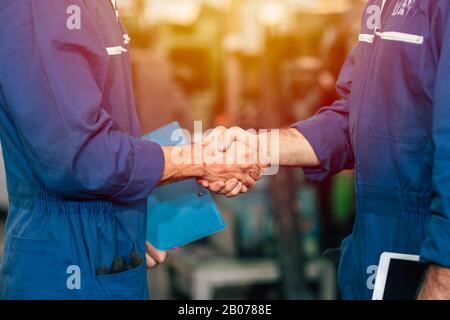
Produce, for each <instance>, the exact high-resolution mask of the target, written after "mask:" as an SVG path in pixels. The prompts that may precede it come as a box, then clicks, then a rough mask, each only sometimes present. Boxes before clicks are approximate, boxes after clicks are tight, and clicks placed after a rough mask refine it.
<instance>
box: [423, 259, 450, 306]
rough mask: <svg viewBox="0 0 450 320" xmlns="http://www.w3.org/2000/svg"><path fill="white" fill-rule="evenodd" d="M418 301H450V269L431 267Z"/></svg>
mask: <svg viewBox="0 0 450 320" xmlns="http://www.w3.org/2000/svg"><path fill="white" fill-rule="evenodd" d="M417 299H418V300H450V269H449V268H444V267H440V266H436V265H431V266H430V267H429V268H428V270H427V274H426V276H425V281H424V283H423V286H422V289H421V291H420V293H419V296H418V297H417Z"/></svg>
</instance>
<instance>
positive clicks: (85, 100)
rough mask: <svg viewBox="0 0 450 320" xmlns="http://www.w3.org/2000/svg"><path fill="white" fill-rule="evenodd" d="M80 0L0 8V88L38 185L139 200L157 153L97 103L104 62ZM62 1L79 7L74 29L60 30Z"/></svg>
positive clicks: (157, 163)
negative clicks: (78, 27) (0, 41)
mask: <svg viewBox="0 0 450 320" xmlns="http://www.w3.org/2000/svg"><path fill="white" fill-rule="evenodd" d="M86 3H87V2H86V1H83V0H70V1H67V0H58V1H54V0H39V1H12V2H10V4H9V6H10V8H6V9H4V11H3V12H0V13H2V14H3V15H0V20H2V19H3V21H2V31H0V32H4V34H5V35H4V36H2V39H4V40H6V42H7V43H3V44H2V46H3V48H2V49H0V85H1V89H2V90H1V91H2V93H3V94H4V98H5V101H6V104H7V111H8V113H9V117H10V118H11V119H12V121H13V123H14V126H15V129H16V131H17V134H18V135H19V138H20V141H21V144H22V146H21V148H22V149H23V150H25V153H26V157H27V159H28V161H29V163H30V165H31V166H32V169H33V172H34V175H35V176H36V178H37V180H38V181H40V182H41V183H42V184H43V186H44V187H45V188H47V189H48V190H50V191H53V192H57V193H60V194H62V195H64V196H69V197H76V198H82V199H84V198H101V199H108V200H113V201H120V202H131V201H135V200H140V199H144V198H145V197H147V196H148V195H149V193H150V192H151V191H152V189H153V188H154V187H155V185H156V184H157V183H159V180H160V177H161V174H162V171H163V168H164V154H163V152H162V149H161V147H160V146H159V145H157V144H154V143H150V142H146V141H143V140H141V139H139V138H137V137H132V136H130V135H129V134H127V133H125V132H123V131H122V130H121V129H120V128H119V126H118V125H117V124H116V123H115V122H114V121H113V120H112V118H111V116H110V114H109V113H108V111H107V110H105V109H104V108H103V107H102V105H103V94H102V91H103V87H104V85H105V78H106V75H107V70H108V63H109V60H108V56H107V54H106V50H105V45H104V40H103V38H102V36H101V34H100V32H99V30H98V28H97V25H96V23H95V21H94V18H93V17H92V16H91V14H90V11H89V8H87V7H86ZM70 5H78V6H79V7H80V8H81V14H82V25H81V30H74V31H70V30H68V29H67V28H66V18H67V15H66V8H67V7H68V6H70ZM13 9H14V15H13V16H10V15H7V14H6V13H7V12H8V11H12V10H13ZM117 76H120V75H117ZM123 107H124V108H125V107H134V106H123Z"/></svg>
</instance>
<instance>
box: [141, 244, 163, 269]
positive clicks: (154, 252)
mask: <svg viewBox="0 0 450 320" xmlns="http://www.w3.org/2000/svg"><path fill="white" fill-rule="evenodd" d="M145 249H146V254H145V258H146V259H145V260H146V263H147V269H153V268H156V267H157V266H158V265H160V264H162V263H164V261H166V259H167V256H168V253H167V252H166V251H160V250H158V249H156V248H155V247H154V246H152V245H151V244H150V243H149V242H146V243H145Z"/></svg>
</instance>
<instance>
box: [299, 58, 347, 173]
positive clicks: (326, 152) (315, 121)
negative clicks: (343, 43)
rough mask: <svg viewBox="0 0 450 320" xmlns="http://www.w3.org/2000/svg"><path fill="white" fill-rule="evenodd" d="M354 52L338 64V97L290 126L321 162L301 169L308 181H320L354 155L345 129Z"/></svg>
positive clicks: (337, 169) (341, 168) (338, 169)
mask: <svg viewBox="0 0 450 320" xmlns="http://www.w3.org/2000/svg"><path fill="white" fill-rule="evenodd" d="M354 51H355V49H353V51H352V52H351V54H350V56H349V57H348V58H347V60H346V62H345V64H344V66H343V67H342V70H341V73H340V75H339V79H338V81H337V84H336V89H337V92H338V94H339V95H340V97H341V99H340V100H338V101H335V102H334V103H333V104H332V105H331V106H329V107H324V108H322V109H320V110H319V112H317V114H316V115H315V116H314V117H312V118H310V119H308V120H305V121H301V122H298V123H297V124H295V125H293V127H295V128H297V129H298V130H299V131H300V132H301V133H302V134H303V135H304V136H305V138H306V139H307V140H308V141H309V143H310V144H311V146H312V147H313V149H314V151H315V152H316V155H317V157H318V158H319V160H320V163H321V165H320V166H319V167H315V168H305V169H304V170H305V173H306V175H307V176H308V178H309V179H311V180H318V181H320V180H324V179H325V178H327V177H328V176H329V175H332V174H336V173H338V172H340V171H342V170H344V169H351V168H353V167H354V163H355V157H354V153H353V149H352V145H351V141H350V130H349V97H350V94H351V85H352V70H353V65H354Z"/></svg>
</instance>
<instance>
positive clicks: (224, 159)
mask: <svg viewBox="0 0 450 320" xmlns="http://www.w3.org/2000/svg"><path fill="white" fill-rule="evenodd" d="M221 137H222V136H221V135H219V134H212V135H210V136H208V138H207V139H205V141H202V142H201V143H199V144H193V145H186V146H179V147H163V151H164V156H165V167H164V173H163V176H162V178H161V184H165V183H170V182H175V181H179V180H182V179H187V178H193V177H194V178H197V179H201V181H202V182H203V183H204V184H205V185H206V184H207V185H208V187H210V185H211V187H210V189H211V190H212V191H214V192H219V191H220V193H223V194H225V195H227V196H235V195H237V194H239V193H240V192H245V191H246V190H248V188H251V187H253V186H254V185H255V183H256V181H258V180H259V179H260V178H261V166H260V165H258V164H257V157H258V156H257V153H256V152H255V150H253V149H250V148H248V147H247V145H246V144H244V143H242V142H240V141H237V140H234V141H232V142H230V143H228V144H227V145H226V146H223V145H222V144H223V141H221V140H220V138H221Z"/></svg>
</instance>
